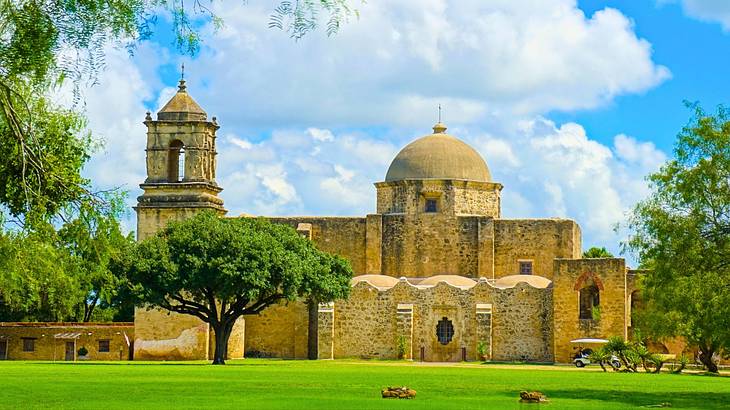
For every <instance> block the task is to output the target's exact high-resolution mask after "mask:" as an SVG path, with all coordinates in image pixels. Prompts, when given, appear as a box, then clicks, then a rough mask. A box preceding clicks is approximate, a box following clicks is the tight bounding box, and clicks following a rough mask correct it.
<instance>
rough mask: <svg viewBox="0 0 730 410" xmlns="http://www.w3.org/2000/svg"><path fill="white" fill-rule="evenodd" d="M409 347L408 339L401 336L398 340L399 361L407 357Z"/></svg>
mask: <svg viewBox="0 0 730 410" xmlns="http://www.w3.org/2000/svg"><path fill="white" fill-rule="evenodd" d="M407 347H408V344H407V341H406V337H405V336H403V335H399V336H398V338H397V339H396V353H397V354H398V358H399V359H403V358H405V357H406V348H407Z"/></svg>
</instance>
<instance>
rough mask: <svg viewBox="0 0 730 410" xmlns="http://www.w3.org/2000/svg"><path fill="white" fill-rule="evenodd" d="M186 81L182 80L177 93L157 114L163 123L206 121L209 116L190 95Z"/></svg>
mask: <svg viewBox="0 0 730 410" xmlns="http://www.w3.org/2000/svg"><path fill="white" fill-rule="evenodd" d="M186 88H187V87H186V86H185V80H180V84H179V85H178V89H177V92H176V93H175V95H174V96H172V98H171V99H170V101H168V102H167V104H165V106H164V107H162V109H161V110H160V111H159V112H158V113H157V119H158V120H161V121H205V120H206V118H207V116H208V115H207V114H206V113H205V111H203V109H202V108H201V107H200V105H198V103H196V102H195V100H193V97H191V96H190V94H188V92H187V90H186Z"/></svg>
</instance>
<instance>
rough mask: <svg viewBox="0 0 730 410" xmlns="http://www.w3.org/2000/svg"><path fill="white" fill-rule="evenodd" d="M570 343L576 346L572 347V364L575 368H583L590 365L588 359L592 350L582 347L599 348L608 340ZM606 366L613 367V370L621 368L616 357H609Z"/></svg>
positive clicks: (573, 341) (584, 340) (583, 340)
mask: <svg viewBox="0 0 730 410" xmlns="http://www.w3.org/2000/svg"><path fill="white" fill-rule="evenodd" d="M570 343H573V344H575V345H576V346H574V347H573V350H575V351H576V352H575V354H574V355H573V364H575V367H585V366H586V365H589V364H591V360H590V359H589V356H590V355H591V353H593V349H591V348H589V347H586V348H584V347H583V346H584V345H589V346H590V345H593V346H600V345H604V344H606V343H608V340H606V339H575V340H571V341H570ZM608 364H609V365H610V366H611V367H613V368H614V369H619V368H620V367H621V361H620V360H619V359H618V357H616V356H614V355H611V360H609V361H608Z"/></svg>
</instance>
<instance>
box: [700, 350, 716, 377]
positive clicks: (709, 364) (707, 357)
mask: <svg viewBox="0 0 730 410" xmlns="http://www.w3.org/2000/svg"><path fill="white" fill-rule="evenodd" d="M714 354H715V351H714V349H710V348H701V349H700V362H702V364H704V365H705V367H706V368H707V371H708V372H710V373H717V372H718V370H717V364H715V362H714V361H712V356H713V355H714Z"/></svg>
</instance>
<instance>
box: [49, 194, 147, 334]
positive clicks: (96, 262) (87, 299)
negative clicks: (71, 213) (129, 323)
mask: <svg viewBox="0 0 730 410" xmlns="http://www.w3.org/2000/svg"><path fill="white" fill-rule="evenodd" d="M107 196H110V197H109V198H107V200H106V202H107V203H108V204H110V206H105V207H99V206H95V204H94V203H89V202H84V203H82V204H81V206H80V207H79V208H78V210H77V211H76V212H75V218H73V219H71V220H69V221H68V222H67V223H65V224H63V226H62V227H61V229H60V230H59V231H58V235H57V239H56V243H57V246H58V247H59V248H60V250H61V251H62V253H63V255H64V256H65V257H66V259H67V263H66V266H67V267H68V268H67V270H68V273H69V274H70V275H72V276H74V277H76V278H77V282H78V286H79V290H80V292H81V293H82V295H83V296H82V297H81V298H80V299H79V300H78V306H79V307H78V309H77V312H78V313H77V317H76V320H78V321H83V322H88V321H91V320H92V318H96V319H98V318H102V319H110V318H114V316H117V317H116V318H117V319H126V320H129V319H131V317H119V316H118V315H115V313H118V312H117V311H119V310H125V307H127V309H126V312H129V307H130V306H133V303H134V302H133V300H132V299H131V297H130V296H129V292H127V289H128V282H127V278H126V276H124V274H123V272H121V271H119V270H113V269H112V264H113V262H114V260H117V259H120V258H121V257H122V255H125V254H126V253H127V252H129V251H130V250H131V248H132V246H133V244H134V237H133V235H132V234H131V233H130V234H127V235H124V234H123V233H122V229H121V227H120V226H119V221H118V218H119V217H120V216H121V215H122V214H123V213H124V201H123V196H120V195H118V194H116V193H112V194H108V195H107ZM99 306H102V307H104V308H106V310H107V313H111V314H112V315H113V316H112V317H106V318H104V317H103V316H100V315H96V316H95V315H94V313H95V312H96V308H97V307H99ZM107 316H108V315H107Z"/></svg>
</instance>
